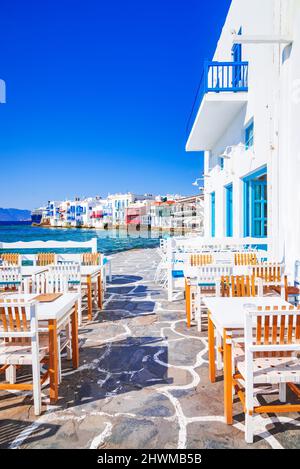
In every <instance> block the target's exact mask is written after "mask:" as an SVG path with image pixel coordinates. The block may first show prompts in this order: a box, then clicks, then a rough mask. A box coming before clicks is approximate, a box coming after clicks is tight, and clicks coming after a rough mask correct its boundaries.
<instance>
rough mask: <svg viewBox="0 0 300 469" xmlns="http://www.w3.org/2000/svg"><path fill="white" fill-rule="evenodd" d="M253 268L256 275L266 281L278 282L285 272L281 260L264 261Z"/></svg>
mask: <svg viewBox="0 0 300 469" xmlns="http://www.w3.org/2000/svg"><path fill="white" fill-rule="evenodd" d="M251 270H252V274H253V275H254V276H255V277H259V278H262V279H263V281H264V282H267V283H272V282H274V284H278V283H280V282H281V278H282V276H283V273H284V265H283V264H280V263H279V262H263V263H261V264H257V265H254V266H253V267H252V268H251Z"/></svg>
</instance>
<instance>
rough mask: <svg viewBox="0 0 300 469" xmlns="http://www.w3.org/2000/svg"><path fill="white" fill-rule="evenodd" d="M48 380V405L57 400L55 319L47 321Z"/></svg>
mask: <svg viewBox="0 0 300 469" xmlns="http://www.w3.org/2000/svg"><path fill="white" fill-rule="evenodd" d="M48 329H49V380H50V403H51V404H55V403H56V401H57V399H58V366H59V364H58V359H59V357H58V353H59V351H58V343H57V323H56V320H55V319H52V320H50V321H49V324H48Z"/></svg>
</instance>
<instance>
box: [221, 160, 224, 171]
mask: <svg viewBox="0 0 300 469" xmlns="http://www.w3.org/2000/svg"><path fill="white" fill-rule="evenodd" d="M220 168H221V171H223V169H224V158H222V157H220Z"/></svg>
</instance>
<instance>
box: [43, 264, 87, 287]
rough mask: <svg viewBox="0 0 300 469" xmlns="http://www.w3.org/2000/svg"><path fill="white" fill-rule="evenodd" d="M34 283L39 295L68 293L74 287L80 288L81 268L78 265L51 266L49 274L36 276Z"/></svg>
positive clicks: (44, 273)
mask: <svg viewBox="0 0 300 469" xmlns="http://www.w3.org/2000/svg"><path fill="white" fill-rule="evenodd" d="M34 282H35V287H34V288H35V292H36V293H38V294H43V293H66V292H68V291H69V290H70V289H71V288H72V287H74V286H79V287H80V282H81V276H80V266H79V265H78V264H75V265H74V264H72V265H54V266H49V270H48V271H47V272H43V273H41V274H39V275H36V276H35V279H34Z"/></svg>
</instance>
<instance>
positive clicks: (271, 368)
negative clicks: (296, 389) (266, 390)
mask: <svg viewBox="0 0 300 469" xmlns="http://www.w3.org/2000/svg"><path fill="white" fill-rule="evenodd" d="M236 367H237V370H238V372H239V373H240V374H241V375H242V376H243V377H245V376H246V362H245V358H244V357H242V356H239V357H237V360H236ZM253 382H254V383H255V384H278V383H295V384H300V361H299V359H298V358H297V357H259V358H254V359H253Z"/></svg>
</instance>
